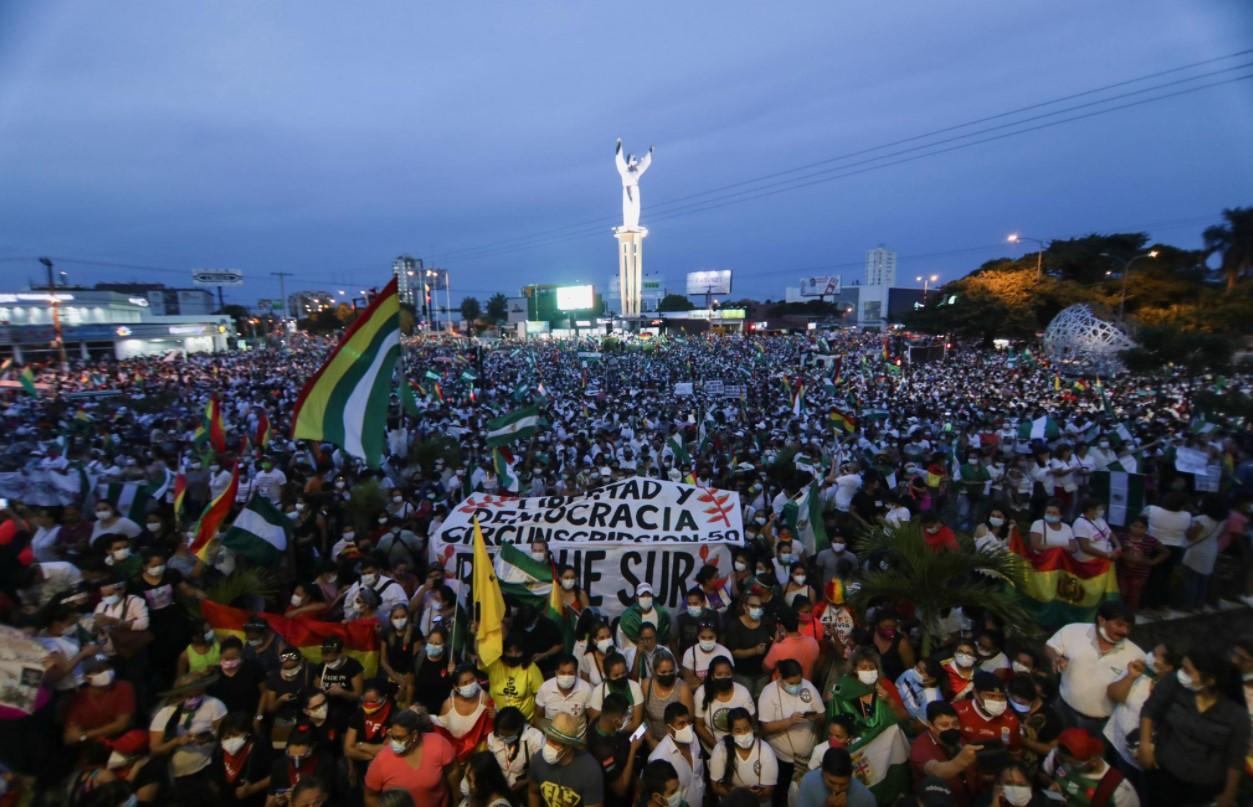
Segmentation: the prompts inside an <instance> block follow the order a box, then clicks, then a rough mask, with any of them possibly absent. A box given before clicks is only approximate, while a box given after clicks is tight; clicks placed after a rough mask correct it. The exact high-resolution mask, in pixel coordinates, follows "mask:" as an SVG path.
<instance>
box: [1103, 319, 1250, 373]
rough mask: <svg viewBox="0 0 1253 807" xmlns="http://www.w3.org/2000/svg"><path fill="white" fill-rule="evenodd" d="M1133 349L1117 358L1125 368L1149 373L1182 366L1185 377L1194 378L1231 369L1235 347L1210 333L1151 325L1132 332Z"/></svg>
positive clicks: (1220, 336) (1222, 337) (1228, 340)
mask: <svg viewBox="0 0 1253 807" xmlns="http://www.w3.org/2000/svg"><path fill="white" fill-rule="evenodd" d="M1135 338H1136V341H1137V342H1138V344H1137V346H1136V347H1133V348H1131V349H1129V350H1124V351H1122V353H1120V354H1119V355H1120V357H1121V358H1122V360H1123V362H1124V363H1125V364H1126V365H1127V367H1128V369H1130V370H1134V371H1136V372H1142V373H1147V372H1152V371H1154V370H1160V369H1161V368H1162V367H1165V366H1166V365H1170V364H1173V365H1176V366H1178V367H1182V368H1183V369H1184V370H1186V371H1187V372H1188V374H1189V375H1194V376H1195V375H1198V374H1200V373H1204V372H1211V371H1215V370H1226V369H1227V368H1228V367H1230V366H1231V357H1232V353H1233V351H1234V350H1235V345H1234V344H1233V343H1232V340H1231V339H1228V338H1227V337H1225V336H1222V335H1219V334H1213V333H1200V332H1198V331H1185V330H1183V329H1181V328H1178V327H1175V326H1173V325H1152V326H1147V327H1143V328H1140V329H1139V330H1138V331H1136V333H1135Z"/></svg>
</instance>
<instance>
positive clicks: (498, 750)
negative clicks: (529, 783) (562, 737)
mask: <svg viewBox="0 0 1253 807" xmlns="http://www.w3.org/2000/svg"><path fill="white" fill-rule="evenodd" d="M487 750H488V751H491V752H492V754H493V756H495V757H496V763H497V764H498V765H500V770H501V771H502V772H503V773H504V774H505V779H507V780H508V781H509V786H510V787H513V786H514V785H515V784H517V783H518V780H519V779H521V778H522V777H523V776H525V775H526V774H527V773H528V772H529V771H530V767H531V760H532V759H534V758H536V757H538V756H539V755H540V752H541V751H543V750H544V734H543V732H541V731H540V730H539V729H537V728H535V727H534V726H525V725H524V726H523V727H522V738H521V740H519V741H518V743H517V744H516V745H512V746H509V745H505V744H504V743H502V742H501V741H500V738H498V737H497V736H496V732H494V731H493V732H492V733H491V734H488V735H487Z"/></svg>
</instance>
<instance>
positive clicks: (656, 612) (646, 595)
mask: <svg viewBox="0 0 1253 807" xmlns="http://www.w3.org/2000/svg"><path fill="white" fill-rule="evenodd" d="M654 601H655V598H654V596H653V587H652V586H651V585H649V584H648V583H640V584H639V585H638V586H636V587H635V602H633V603H631V604H630V605H628V606H627V609H626V610H625V611H623V612H622V616H621V617H620V618H619V619H618V636H617V639H618V647H620V648H622V649H624V650H625V649H627V648H631V647H635V644H636V642H638V641H639V640H640V625H642V624H644V623H645V622H651V623H652V625H653V627H654V628H656V629H657V641H658V642H660V643H661V644H669V643H670V613H669V612H668V611H667V610H666V609H665V608H663V607H661V606H660V605H656V604H654Z"/></svg>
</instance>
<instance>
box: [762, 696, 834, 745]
mask: <svg viewBox="0 0 1253 807" xmlns="http://www.w3.org/2000/svg"><path fill="white" fill-rule="evenodd" d="M824 711H825V707H824V705H823V703H822V695H820V694H819V693H818V689H817V688H816V687H815V686H814V685H813V684H811V683H809V682H808V681H804V680H802V681H801V691H800V692H799V693H797V694H796V695H792V694H789V693H788V692H787V690H785V689H784V688H783V681H782V680H777V681H771V682H770V683H769V684H766V686H765V687H764V688H763V689H762V690H761V696H760V697H758V698H757V717H758V719H759V720H761V722H763V723H770V722H773V721H775V720H783V719H785V718H788V717H791V716H792V715H796V714H805V713H807V712H818V713H822V712H824ZM815 725H816V724H815V723H814V721H812V720H806V721H805V722H804V723H800V724H797V725H795V726H793V727H792V728H790V729H788V730H787V731H784V732H780V733H778V734H771V735H770V736H769V737H767V741H768V742H769V743H770V747H771V749H773V750H774V754H775V756H776V757H778V758H779V759H780V760H782V761H784V762H796V761H801V762H805V761H807V760H808V759H809V755H810V754H811V753H812V752H813V750H814V744H815V743H817V742H818V733H817V731H815V728H814V727H815Z"/></svg>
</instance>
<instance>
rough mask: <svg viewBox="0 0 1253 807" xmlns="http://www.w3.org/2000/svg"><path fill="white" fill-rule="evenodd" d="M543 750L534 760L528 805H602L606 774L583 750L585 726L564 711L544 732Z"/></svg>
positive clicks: (582, 806) (585, 806) (536, 806)
mask: <svg viewBox="0 0 1253 807" xmlns="http://www.w3.org/2000/svg"><path fill="white" fill-rule="evenodd" d="M544 734H545V741H544V748H543V751H542V752H541V753H540V755H539V756H538V757H536V758H535V759H533V760H531V784H530V787H529V790H528V793H527V801H528V805H529V807H570V805H578V807H602V805H603V804H604V803H605V776H604V773H603V772H602V771H601V768H600V765H598V764H596V760H595V759H593V758H592V756H591V754H589V753H587V751H585V750H584V746H585V745H586V729H585V728H584V726H583V724H582V723H580V722H579V720H578V719H577V718H575V717H572V716H571V715H568V714H566V713H564V712H562V713H559V714H557V715H556V716H555V717H553V720H552V723H550V724H549V726H548V729H547V730H546V731H545V732H544Z"/></svg>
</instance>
